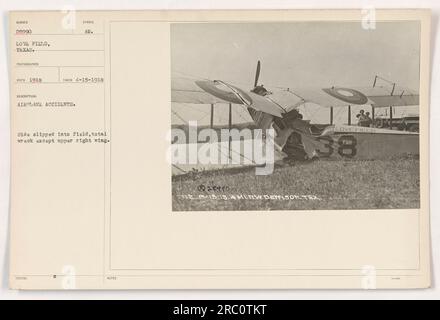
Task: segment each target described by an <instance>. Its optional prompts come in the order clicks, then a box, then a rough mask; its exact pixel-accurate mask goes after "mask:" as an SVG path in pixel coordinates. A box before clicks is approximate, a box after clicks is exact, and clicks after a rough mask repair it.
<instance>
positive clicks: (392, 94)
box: [274, 86, 419, 107]
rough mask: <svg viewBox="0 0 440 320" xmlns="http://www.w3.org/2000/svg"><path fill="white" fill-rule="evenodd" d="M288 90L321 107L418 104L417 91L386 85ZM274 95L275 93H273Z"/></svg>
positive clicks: (304, 100)
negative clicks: (392, 87) (392, 88)
mask: <svg viewBox="0 0 440 320" xmlns="http://www.w3.org/2000/svg"><path fill="white" fill-rule="evenodd" d="M288 91H289V92H292V93H293V94H295V95H296V96H297V97H298V98H300V99H302V101H303V102H313V103H316V104H319V105H321V106H323V107H340V106H347V105H365V104H370V105H373V106H374V107H389V106H408V105H418V104H419V95H418V93H416V92H414V91H412V90H410V89H408V88H404V87H395V88H394V90H391V91H390V89H389V88H386V87H379V86H375V87H350V88H348V87H331V88H294V89H289V90H288ZM274 97H276V94H275V95H274Z"/></svg>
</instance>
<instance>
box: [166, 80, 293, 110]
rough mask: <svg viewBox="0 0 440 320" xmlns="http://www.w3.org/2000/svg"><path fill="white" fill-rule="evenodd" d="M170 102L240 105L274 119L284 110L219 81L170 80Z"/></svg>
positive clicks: (257, 96)
mask: <svg viewBox="0 0 440 320" xmlns="http://www.w3.org/2000/svg"><path fill="white" fill-rule="evenodd" d="M171 101H172V102H178V103H197V104H211V103H233V104H241V105H244V106H246V107H251V108H253V109H255V110H258V111H262V112H265V113H268V114H271V115H273V116H276V117H281V116H282V114H283V113H285V110H284V109H283V108H282V107H281V106H280V105H278V104H277V103H276V102H274V101H271V100H270V99H266V98H265V97H263V96H260V95H258V94H255V93H253V92H251V91H247V90H243V89H240V88H238V87H236V86H233V85H231V84H228V83H226V82H223V81H220V80H216V81H210V80H193V79H188V78H172V79H171Z"/></svg>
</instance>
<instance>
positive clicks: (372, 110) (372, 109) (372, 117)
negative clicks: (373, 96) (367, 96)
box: [371, 106, 374, 121]
mask: <svg viewBox="0 0 440 320" xmlns="http://www.w3.org/2000/svg"><path fill="white" fill-rule="evenodd" d="M371 120H373V121H374V106H371Z"/></svg>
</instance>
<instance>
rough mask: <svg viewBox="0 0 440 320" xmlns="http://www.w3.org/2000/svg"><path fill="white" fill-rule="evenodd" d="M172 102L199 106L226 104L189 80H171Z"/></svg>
mask: <svg viewBox="0 0 440 320" xmlns="http://www.w3.org/2000/svg"><path fill="white" fill-rule="evenodd" d="M171 101H172V102H180V103H197V104H211V103H220V102H222V103H224V102H225V100H223V99H219V98H217V97H215V96H213V95H212V94H210V93H208V92H206V91H204V90H203V89H202V88H200V87H199V86H197V85H196V81H195V80H193V79H187V78H171Z"/></svg>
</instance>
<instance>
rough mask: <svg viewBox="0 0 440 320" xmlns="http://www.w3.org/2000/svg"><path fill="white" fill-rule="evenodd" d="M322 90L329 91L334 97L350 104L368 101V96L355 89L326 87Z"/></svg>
mask: <svg viewBox="0 0 440 320" xmlns="http://www.w3.org/2000/svg"><path fill="white" fill-rule="evenodd" d="M322 90H324V92H326V93H328V94H329V95H331V96H332V97H334V98H337V99H339V100H342V101H344V102H347V103H350V104H366V103H367V102H368V98H367V96H365V95H364V94H363V93H362V92H359V91H357V90H355V89H350V88H342V87H333V88H325V89H322Z"/></svg>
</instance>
